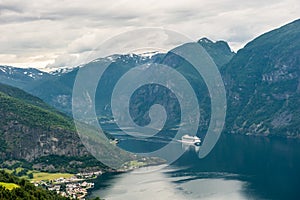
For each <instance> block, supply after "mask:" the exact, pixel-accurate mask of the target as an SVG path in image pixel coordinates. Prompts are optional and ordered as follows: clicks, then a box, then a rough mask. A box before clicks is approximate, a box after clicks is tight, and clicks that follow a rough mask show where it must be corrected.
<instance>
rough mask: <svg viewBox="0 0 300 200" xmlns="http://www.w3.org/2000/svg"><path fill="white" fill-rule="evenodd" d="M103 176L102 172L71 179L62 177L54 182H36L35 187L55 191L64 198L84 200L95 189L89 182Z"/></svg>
mask: <svg viewBox="0 0 300 200" xmlns="http://www.w3.org/2000/svg"><path fill="white" fill-rule="evenodd" d="M101 174H102V172H101V171H97V172H88V173H78V174H76V175H74V176H73V177H71V178H64V177H61V178H58V179H55V180H52V181H49V180H47V181H39V182H35V185H36V186H40V187H43V188H46V189H47V190H50V191H55V192H56V193H57V194H60V195H61V196H64V197H69V198H71V199H80V200H84V199H85V197H86V196H87V194H88V189H90V188H93V187H94V183H92V182H90V181H89V182H87V181H88V180H92V179H94V178H97V177H98V176H100V175H101Z"/></svg>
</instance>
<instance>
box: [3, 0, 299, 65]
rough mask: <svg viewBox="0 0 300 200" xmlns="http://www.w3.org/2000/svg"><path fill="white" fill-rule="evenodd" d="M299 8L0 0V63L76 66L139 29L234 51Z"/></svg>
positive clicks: (152, 0)
mask: <svg viewBox="0 0 300 200" xmlns="http://www.w3.org/2000/svg"><path fill="white" fill-rule="evenodd" d="M299 10H300V3H299V0H263V1H262V0H252V1H248V2H246V1H244V2H243V1H234V0H172V1H168V0H137V1H134V0H114V1H107V0H80V1H79V0H26V1H24V0H0V32H1V34H0V64H6V65H12V66H18V67H37V68H40V69H43V68H44V70H45V68H47V70H49V68H55V67H65V66H69V67H72V66H76V65H78V64H80V63H81V62H82V60H84V59H83V57H84V56H86V54H87V53H89V52H90V51H91V50H92V49H93V48H95V46H97V44H99V43H101V42H103V41H105V40H108V39H109V38H110V37H112V36H114V35H118V34H120V33H124V32H126V31H130V30H135V29H141V28H144V27H159V28H165V29H169V30H174V31H177V32H180V33H181V34H184V35H186V36H187V37H189V38H191V39H193V40H198V39H200V38H201V37H208V38H210V39H212V40H214V41H215V40H225V41H228V43H229V45H230V46H231V48H232V49H233V50H234V51H237V50H238V49H239V48H241V47H243V45H245V44H246V43H247V42H248V41H250V40H252V39H253V38H255V37H256V36H258V35H260V34H262V33H264V32H266V31H269V30H271V29H274V28H277V27H280V26H281V25H284V24H286V23H288V22H291V21H293V20H295V19H297V18H300V15H299ZM166 48H168V47H166Z"/></svg>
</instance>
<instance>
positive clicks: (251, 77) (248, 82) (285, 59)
mask: <svg viewBox="0 0 300 200" xmlns="http://www.w3.org/2000/svg"><path fill="white" fill-rule="evenodd" d="M299 67H300V20H296V21H294V22H292V23H290V24H287V25H285V26H283V27H281V28H278V29H276V30H273V31H270V32H268V33H265V34H263V35H262V36H260V37H258V38H256V39H254V40H253V41H251V42H249V43H248V44H247V45H246V46H245V47H244V48H243V49H241V50H240V51H238V53H237V55H236V56H234V57H233V58H232V60H231V62H229V63H228V64H227V65H226V66H225V68H224V69H223V71H222V73H223V77H224V81H225V82H226V87H227V95H228V103H229V107H228V115H227V116H228V118H227V131H230V132H233V133H235V132H237V133H243V134H259V135H269V134H271V135H274V134H275V135H284V136H289V137H299V130H300V117H299V116H300V115H299V114H300V106H299V105H300V104H299V103H300V102H299V101H300V68H299Z"/></svg>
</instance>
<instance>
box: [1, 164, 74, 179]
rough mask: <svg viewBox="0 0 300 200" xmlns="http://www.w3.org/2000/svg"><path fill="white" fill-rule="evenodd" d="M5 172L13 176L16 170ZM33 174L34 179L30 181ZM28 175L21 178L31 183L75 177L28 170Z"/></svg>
mask: <svg viewBox="0 0 300 200" xmlns="http://www.w3.org/2000/svg"><path fill="white" fill-rule="evenodd" d="M23 169H24V168H21V167H19V168H17V169H15V170H16V172H17V173H18V172H20V171H21V170H23ZM4 171H5V172H7V173H9V174H11V173H13V171H14V170H10V169H4ZM30 173H32V174H33V178H32V179H29V178H28V176H27V175H28V174H30ZM27 175H24V176H21V177H20V178H24V179H28V180H29V181H32V182H34V181H41V180H44V181H50V180H54V179H58V178H61V177H63V178H70V177H72V176H74V175H73V174H69V173H47V172H39V171H35V170H28V172H27Z"/></svg>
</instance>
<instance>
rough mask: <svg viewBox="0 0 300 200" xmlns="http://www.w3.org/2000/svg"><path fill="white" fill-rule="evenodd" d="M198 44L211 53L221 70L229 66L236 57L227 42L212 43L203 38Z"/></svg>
mask: <svg viewBox="0 0 300 200" xmlns="http://www.w3.org/2000/svg"><path fill="white" fill-rule="evenodd" d="M198 43H199V44H201V45H202V46H203V48H204V49H205V50H206V51H207V53H209V55H210V56H211V57H212V59H213V60H214V62H215V63H216V65H217V66H218V67H219V68H221V67H222V66H224V65H225V64H227V63H228V62H229V61H230V60H231V59H232V57H233V56H234V55H235V53H234V52H232V51H231V49H230V47H229V45H228V44H227V42H225V41H216V42H212V41H211V40H209V39H207V38H202V39H200V40H199V41H198Z"/></svg>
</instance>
